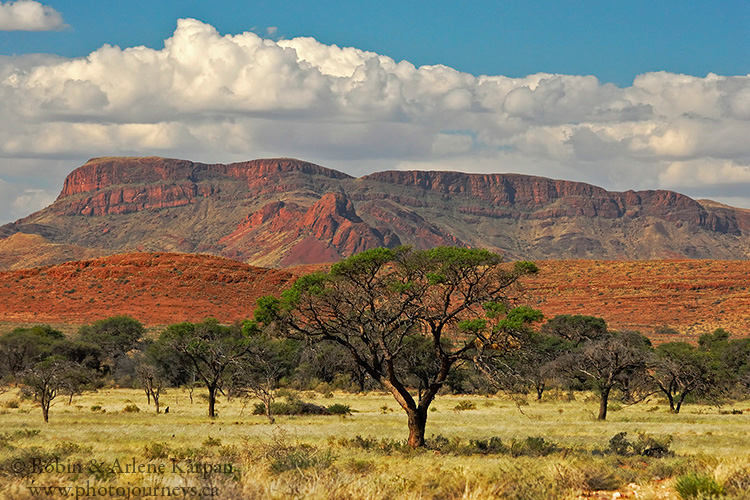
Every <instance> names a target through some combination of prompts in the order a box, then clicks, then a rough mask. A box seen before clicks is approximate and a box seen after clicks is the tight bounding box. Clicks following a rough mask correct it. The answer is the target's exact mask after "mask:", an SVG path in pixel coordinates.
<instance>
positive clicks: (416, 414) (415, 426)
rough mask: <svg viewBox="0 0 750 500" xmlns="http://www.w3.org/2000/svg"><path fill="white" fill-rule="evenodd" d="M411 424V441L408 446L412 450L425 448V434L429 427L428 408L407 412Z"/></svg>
mask: <svg viewBox="0 0 750 500" xmlns="http://www.w3.org/2000/svg"><path fill="white" fill-rule="evenodd" d="M406 416H407V418H408V424H409V440H408V441H407V444H408V445H409V446H411V447H412V448H420V447H422V446H424V432H425V427H426V426H427V408H424V409H422V408H417V409H416V410H406Z"/></svg>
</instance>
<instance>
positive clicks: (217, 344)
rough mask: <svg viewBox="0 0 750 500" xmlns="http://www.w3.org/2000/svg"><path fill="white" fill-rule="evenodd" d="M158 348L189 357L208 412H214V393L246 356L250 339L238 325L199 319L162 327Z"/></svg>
mask: <svg viewBox="0 0 750 500" xmlns="http://www.w3.org/2000/svg"><path fill="white" fill-rule="evenodd" d="M156 348H157V349H166V350H169V351H172V352H175V353H178V354H179V355H181V356H183V357H184V358H186V359H188V360H189V361H190V363H191V364H192V365H193V368H194V370H195V376H196V377H197V378H198V379H200V380H201V381H202V382H203V384H204V385H205V386H206V389H208V416H209V417H215V416H216V397H217V395H218V393H219V392H221V390H222V388H223V387H224V384H225V383H226V382H227V381H228V380H231V378H232V375H233V372H234V371H235V370H237V368H238V366H240V365H241V364H242V360H243V358H245V357H246V356H247V353H248V351H249V349H250V342H249V340H248V339H247V337H245V336H244V335H243V333H242V329H241V327H240V326H239V325H232V326H224V325H221V324H219V322H218V321H217V320H216V319H214V318H209V319H206V320H204V321H203V322H201V323H196V324H193V323H188V322H185V323H178V324H174V325H170V326H168V327H167V329H166V330H164V331H163V332H162V333H161V335H160V337H159V340H158V342H157V347H156Z"/></svg>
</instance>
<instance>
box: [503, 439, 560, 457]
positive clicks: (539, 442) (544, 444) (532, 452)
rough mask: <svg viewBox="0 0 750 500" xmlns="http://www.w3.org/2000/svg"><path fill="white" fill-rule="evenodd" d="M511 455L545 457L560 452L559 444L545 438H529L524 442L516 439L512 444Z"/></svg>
mask: <svg viewBox="0 0 750 500" xmlns="http://www.w3.org/2000/svg"><path fill="white" fill-rule="evenodd" d="M509 451H510V455H511V456H513V457H520V456H527V457H544V456H547V455H549V454H551V453H554V452H556V451H560V448H559V447H558V446H557V444H555V443H552V442H550V441H547V440H545V439H544V438H543V437H533V436H529V437H527V438H526V439H524V440H523V441H516V440H515V439H514V440H513V441H512V442H511V443H510V450H509Z"/></svg>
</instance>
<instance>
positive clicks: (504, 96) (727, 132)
mask: <svg viewBox="0 0 750 500" xmlns="http://www.w3.org/2000/svg"><path fill="white" fill-rule="evenodd" d="M748 137H750V2H747V1H729V0H725V1H714V2H711V3H709V2H704V1H690V0H683V1H680V2H677V1H669V2H665V1H657V2H655V1H653V0H652V1H648V2H647V1H627V2H625V1H616V2H615V1H612V2H603V1H590V0H584V1H573V0H571V1H554V2H553V1H495V2H485V1H475V2H468V3H467V2H464V3H458V2H447V1H441V0H438V1H431V2H390V1H381V2H378V3H375V2H366V3H365V2H342V1H328V2H302V1H287V2H283V3H278V2H277V3H271V2H247V1H229V0H217V1H213V2H206V1H200V2H199V1H185V0H183V1H174V0H150V1H142V0H133V1H130V2H119V1H110V0H97V1H93V0H38V1H34V0H17V1H14V2H8V1H3V0H0V223H3V222H7V221H11V220H15V219H18V218H20V217H23V216H25V215H27V214H29V213H31V212H32V211H34V210H37V209H39V208H42V207H44V206H46V205H47V204H49V203H50V202H51V201H52V200H54V198H55V197H56V196H57V194H58V193H59V191H60V187H61V185H62V182H63V179H64V178H65V176H66V175H67V174H68V173H70V172H71V171H72V170H73V169H74V168H76V167H77V166H80V165H81V164H83V163H84V162H85V161H86V160H87V159H88V158H91V157H95V156H105V155H107V156H109V155H159V156H169V157H178V158H187V159H192V160H196V161H207V162H230V161H242V160H249V159H254V158H261V157H271V156H293V157H298V158H302V159H305V160H308V161H313V162H316V163H320V164H322V165H325V166H328V167H331V168H336V169H339V170H343V171H346V172H348V173H350V174H353V175H361V174H366V173H370V172H373V171H378V170H386V169H440V170H459V171H466V172H482V173H484V172H518V173H524V174H530V175H543V176H548V177H554V178H564V179H570V180H577V181H584V182H589V183H592V184H597V185H600V186H603V187H605V188H607V189H613V190H627V189H671V190H676V191H680V192H683V193H686V194H688V195H690V196H693V197H695V198H712V199H715V200H718V201H721V202H724V203H728V204H733V205H738V206H744V207H750V194H748V193H750V141H748Z"/></svg>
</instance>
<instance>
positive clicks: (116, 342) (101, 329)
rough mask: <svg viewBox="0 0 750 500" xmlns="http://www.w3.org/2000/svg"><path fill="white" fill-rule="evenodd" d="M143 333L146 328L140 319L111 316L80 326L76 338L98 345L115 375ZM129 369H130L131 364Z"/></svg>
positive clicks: (136, 345)
mask: <svg viewBox="0 0 750 500" xmlns="http://www.w3.org/2000/svg"><path fill="white" fill-rule="evenodd" d="M145 333H146V329H145V328H144V326H143V324H141V322H140V321H138V320H136V319H134V318H131V317H130V316H113V317H111V318H107V319H102V320H99V321H96V322H94V323H93V324H91V325H84V326H82V327H81V328H80V329H79V331H78V338H79V340H81V341H83V342H86V343H89V344H94V345H95V346H98V347H99V348H100V349H101V350H102V352H103V353H104V355H105V357H106V359H107V364H108V366H109V367H110V370H111V372H112V373H113V374H114V375H115V376H117V374H118V371H119V370H120V369H121V368H122V367H123V366H125V365H127V362H128V361H129V360H128V359H127V357H126V355H127V353H128V352H130V351H132V350H133V349H135V348H137V347H138V345H139V342H140V341H141V339H143V336H144V335H145ZM129 369H131V370H132V366H131V367H130V368H129ZM131 374H132V372H131Z"/></svg>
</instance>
